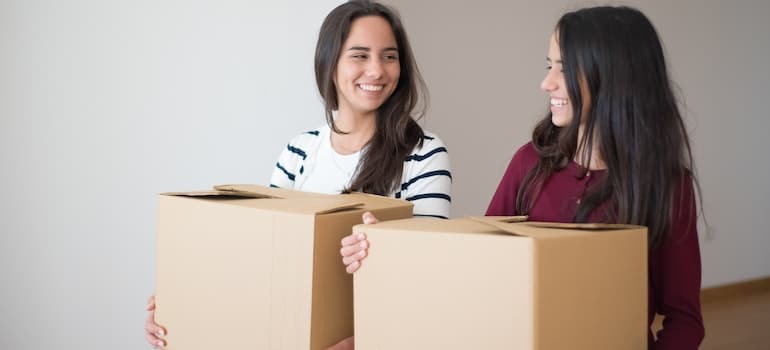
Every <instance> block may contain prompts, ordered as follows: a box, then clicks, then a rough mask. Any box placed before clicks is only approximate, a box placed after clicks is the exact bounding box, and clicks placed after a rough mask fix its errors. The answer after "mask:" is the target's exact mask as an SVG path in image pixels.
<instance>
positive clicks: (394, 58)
mask: <svg viewBox="0 0 770 350" xmlns="http://www.w3.org/2000/svg"><path fill="white" fill-rule="evenodd" d="M383 58H384V59H385V60H386V61H398V55H385V56H384V57H383Z"/></svg>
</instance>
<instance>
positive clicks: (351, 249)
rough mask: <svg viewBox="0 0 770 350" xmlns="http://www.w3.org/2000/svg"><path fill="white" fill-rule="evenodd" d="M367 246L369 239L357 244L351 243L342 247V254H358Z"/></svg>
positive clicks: (344, 255)
mask: <svg viewBox="0 0 770 350" xmlns="http://www.w3.org/2000/svg"><path fill="white" fill-rule="evenodd" d="M366 248H369V241H366V240H364V241H361V242H358V243H356V244H355V245H349V246H344V247H342V248H340V255H342V256H343V257H346V256H351V255H355V254H358V252H360V251H361V250H365V249H366Z"/></svg>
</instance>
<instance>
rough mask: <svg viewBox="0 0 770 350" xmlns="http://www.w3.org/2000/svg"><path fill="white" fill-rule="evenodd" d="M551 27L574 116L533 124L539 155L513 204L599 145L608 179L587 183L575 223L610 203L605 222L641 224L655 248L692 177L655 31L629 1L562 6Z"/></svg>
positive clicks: (523, 210) (525, 204)
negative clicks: (564, 8)
mask: <svg viewBox="0 0 770 350" xmlns="http://www.w3.org/2000/svg"><path fill="white" fill-rule="evenodd" d="M555 33H556V36H557V40H558V44H559V49H560V51H561V56H562V57H561V58H562V66H563V70H564V76H565V83H566V87H567V90H568V94H569V98H570V103H572V106H573V113H574V116H573V118H572V121H573V122H572V123H570V125H569V126H566V127H563V128H560V127H557V126H555V125H554V124H553V123H552V122H551V113H550V112H549V113H548V114H547V115H546V116H545V118H543V119H542V120H541V121H540V122H539V123H538V124H537V126H536V127H535V130H534V132H533V135H532V143H533V145H534V147H535V149H536V150H537V152H538V154H539V156H540V161H539V162H538V164H537V166H535V167H534V168H533V169H532V170H531V171H530V172H529V174H527V176H526V177H525V179H524V180H523V183H522V186H521V187H520V189H519V193H517V198H516V208H517V211H518V212H519V213H520V214H527V213H528V212H529V210H530V209H531V208H532V204H533V200H534V198H536V197H537V195H538V194H539V193H540V191H541V190H542V188H543V184H544V182H545V181H546V180H547V179H548V178H549V176H550V175H551V174H552V173H554V172H556V171H558V170H560V169H563V168H564V167H565V166H566V165H567V164H568V163H569V162H570V161H571V160H573V159H581V160H583V161H584V163H583V164H590V161H591V154H592V151H593V148H594V147H598V154H600V155H601V160H602V161H603V162H604V163H605V164H606V166H607V171H606V177H605V178H604V179H603V181H602V182H600V183H598V184H597V185H595V186H592V187H591V188H589V189H588V191H587V192H586V194H585V196H584V197H583V199H582V200H581V201H580V204H579V205H578V207H577V210H576V213H575V217H574V221H575V222H586V220H588V217H589V215H590V214H591V212H592V211H593V210H594V209H596V207H597V206H599V205H601V204H603V203H605V202H607V201H609V204H610V205H609V211H608V213H607V217H606V218H605V220H607V221H612V222H616V223H626V224H637V225H644V226H647V227H648V232H649V243H650V246H651V247H657V246H660V244H662V242H663V241H664V240H665V238H666V236H667V235H668V231H669V229H670V227H671V224H672V220H673V219H672V214H673V213H672V210H673V208H674V206H675V203H674V198H679V197H680V196H676V195H675V191H677V189H679V190H682V188H683V186H690V184H689V183H687V181H691V179H692V181H694V183H695V186H696V187H698V183H697V181H695V178H694V174H693V157H692V151H691V149H690V141H689V138H688V135H687V131H686V129H685V125H684V121H683V120H682V116H681V114H680V112H679V108H678V103H677V100H676V98H675V96H674V93H673V91H672V88H671V83H670V80H669V76H668V72H667V69H666V62H665V59H664V57H663V48H662V45H661V43H660V40H659V38H658V34H657V33H656V31H655V28H654V27H653V25H652V23H650V21H649V20H648V19H647V17H645V16H644V14H642V13H641V12H640V11H638V10H636V9H633V8H629V7H593V8H586V9H581V10H578V11H575V12H570V13H567V14H565V15H564V16H562V17H561V19H559V22H558V23H557V25H556V28H555ZM581 85H583V87H582V88H581ZM584 95H586V96H584ZM584 101H587V102H588V106H587V107H588V108H586V110H587V112H586V113H585V114H584V113H583V109H584V106H583V105H584ZM581 121H582V123H583V126H582V127H583V137H582V139H580V140H578V132H579V131H578V128H579V127H580V124H581ZM578 143H579V144H578ZM577 152H580V154H576V153H577ZM586 171H587V170H584V172H583V175H582V176H585V172H586ZM698 193H700V191H698Z"/></svg>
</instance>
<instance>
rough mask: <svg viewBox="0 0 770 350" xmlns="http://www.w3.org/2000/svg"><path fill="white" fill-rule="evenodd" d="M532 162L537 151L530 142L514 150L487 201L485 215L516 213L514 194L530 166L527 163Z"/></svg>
mask: <svg viewBox="0 0 770 350" xmlns="http://www.w3.org/2000/svg"><path fill="white" fill-rule="evenodd" d="M533 162H534V163H536V162H537V153H536V152H535V151H534V148H533V147H532V146H531V143H528V144H526V145H524V146H522V147H521V148H519V150H518V151H516V153H515V154H514V155H513V158H511V162H510V163H509V164H508V168H507V169H506V170H505V174H503V178H502V179H500V184H499V185H497V190H496V191H495V194H494V195H493V196H492V200H491V201H490V202H489V207H488V208H487V213H486V215H487V216H507V215H516V195H517V193H518V192H519V187H520V186H521V182H522V180H523V179H524V176H526V175H527V172H528V171H529V168H530V167H531V166H528V164H529V163H533ZM534 163H533V164H532V165H534Z"/></svg>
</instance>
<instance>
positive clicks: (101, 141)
mask: <svg viewBox="0 0 770 350" xmlns="http://www.w3.org/2000/svg"><path fill="white" fill-rule="evenodd" d="M340 2H341V1H338V0H324V1H318V0H313V1H300V2H281V1H269V2H268V1H238V0H226V1H189V2H188V1H167V0H164V1H155V0H153V1H149V0H140V1H101V0H91V1H89V0H70V1H53V0H18V1H17V0H2V1H0V164H1V165H0V169H1V170H0V188H2V194H0V195H1V196H2V200H1V201H0V203H2V204H1V205H2V206H1V207H0V315H2V316H1V317H0V349H144V348H149V347H148V346H147V345H145V344H146V343H145V340H144V336H143V323H144V318H145V316H146V313H145V312H144V305H145V301H146V299H147V297H148V296H149V295H150V294H151V293H152V291H153V285H154V263H155V215H156V193H158V192H162V191H170V190H185V189H195V188H206V187H208V186H210V185H212V184H217V183H228V182H248V183H267V181H268V177H269V174H270V171H271V170H272V167H273V164H275V159H276V157H277V155H278V153H279V152H280V151H281V149H282V147H283V146H284V145H285V142H286V141H288V138H289V137H291V136H293V135H295V134H297V133H299V132H300V131H304V130H307V129H310V128H313V127H315V126H318V125H321V124H322V123H323V111H322V109H321V104H320V102H319V101H320V100H319V98H318V95H317V92H316V88H315V79H314V75H313V51H314V49H315V40H316V38H317V33H318V29H319V28H320V25H321V21H322V20H323V17H324V16H325V15H326V13H328V11H329V10H331V9H332V8H333V7H334V6H336V4H337V3H340ZM221 336H226V335H221Z"/></svg>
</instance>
